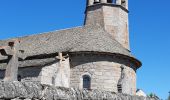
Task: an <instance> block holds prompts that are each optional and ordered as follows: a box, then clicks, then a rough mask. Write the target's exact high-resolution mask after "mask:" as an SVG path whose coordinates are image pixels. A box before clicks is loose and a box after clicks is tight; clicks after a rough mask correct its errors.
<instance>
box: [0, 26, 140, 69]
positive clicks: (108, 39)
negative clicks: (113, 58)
mask: <svg viewBox="0 0 170 100" xmlns="http://www.w3.org/2000/svg"><path fill="white" fill-rule="evenodd" d="M17 39H18V40H19V41H20V48H19V50H22V51H24V52H23V53H22V54H21V55H20V57H21V58H27V57H31V56H36V55H45V54H46V55H47V54H52V53H57V52H83V51H85V52H104V53H114V54H121V55H125V56H128V57H131V58H133V59H135V58H134V57H133V56H132V55H131V53H130V52H129V51H128V50H127V49H125V48H124V47H123V46H122V45H121V44H120V43H118V42H117V41H116V40H114V39H113V38H112V36H111V35H110V34H109V33H107V32H106V31H105V30H104V29H103V28H101V27H97V26H94V27H88V26H85V27H76V28H71V29H66V30H59V31H53V32H48V33H43V34H38V35H32V36H26V37H21V38H17ZM11 40H12V39H8V40H4V41H2V40H1V41H0V47H1V46H6V45H8V42H9V41H11ZM2 59H3V58H2V57H1V55H0V60H2ZM135 60H136V59H135ZM137 61H138V60H137ZM138 62H139V61H138ZM30 63H31V62H30ZM3 64H4V63H1V62H0V67H4V65H3Z"/></svg>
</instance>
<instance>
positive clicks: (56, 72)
mask: <svg viewBox="0 0 170 100" xmlns="http://www.w3.org/2000/svg"><path fill="white" fill-rule="evenodd" d="M128 12H129V11H128V0H87V5H86V11H85V20H84V25H83V26H81V27H75V28H71V29H63V30H58V31H52V32H46V33H41V34H36V35H31V36H25V37H19V38H12V39H7V40H0V80H1V81H5V82H9V81H21V82H29V81H31V82H40V83H41V84H46V85H53V86H59V87H66V88H71V87H73V88H79V89H88V90H93V89H99V90H106V91H111V92H119V93H125V94H130V95H136V71H137V69H138V68H140V67H141V65H142V64H141V62H140V61H139V60H138V59H136V58H135V57H134V56H133V55H132V54H131V51H130V43H129V24H128Z"/></svg>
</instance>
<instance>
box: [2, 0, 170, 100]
mask: <svg viewBox="0 0 170 100" xmlns="http://www.w3.org/2000/svg"><path fill="white" fill-rule="evenodd" d="M169 4H170V1H169V0H164V1H159V2H158V0H157V1H155V0H129V10H130V13H129V22H130V42H131V51H132V53H133V54H134V55H135V56H136V57H137V58H138V59H140V60H141V61H142V63H143V66H142V68H140V69H139V70H138V71H137V87H138V88H140V89H143V90H144V91H145V92H146V93H150V92H154V93H156V94H157V95H158V96H159V97H161V98H163V99H165V98H167V96H168V91H170V78H169V77H170V11H169V9H170V6H169ZM84 10H85V0H1V1H0V39H7V38H12V37H18V36H25V35H31V34H36V33H41V32H48V31H53V30H58V29H63V28H70V27H75V26H81V25H82V24H83V20H84Z"/></svg>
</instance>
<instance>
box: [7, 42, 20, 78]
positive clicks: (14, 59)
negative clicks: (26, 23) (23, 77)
mask: <svg viewBox="0 0 170 100" xmlns="http://www.w3.org/2000/svg"><path fill="white" fill-rule="evenodd" d="M18 48H19V41H18V40H14V41H12V42H9V43H8V47H6V48H5V50H6V56H8V63H7V67H6V71H5V78H4V81H17V75H18V65H19V62H18V51H19V50H18ZM7 51H8V52H7Z"/></svg>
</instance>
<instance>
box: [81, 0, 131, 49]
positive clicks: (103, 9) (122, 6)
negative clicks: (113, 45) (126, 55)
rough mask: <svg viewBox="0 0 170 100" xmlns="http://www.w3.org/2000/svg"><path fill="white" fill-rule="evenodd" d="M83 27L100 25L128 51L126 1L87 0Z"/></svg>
mask: <svg viewBox="0 0 170 100" xmlns="http://www.w3.org/2000/svg"><path fill="white" fill-rule="evenodd" d="M84 25H85V26H86V25H100V26H101V27H103V28H104V29H105V30H106V31H107V32H108V33H109V34H111V36H112V38H114V39H115V40H116V41H118V42H119V43H120V44H121V45H122V46H123V47H125V48H126V49H128V50H130V44H129V29H128V26H129V25H128V0H87V7H86V11H85V22H84Z"/></svg>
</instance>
